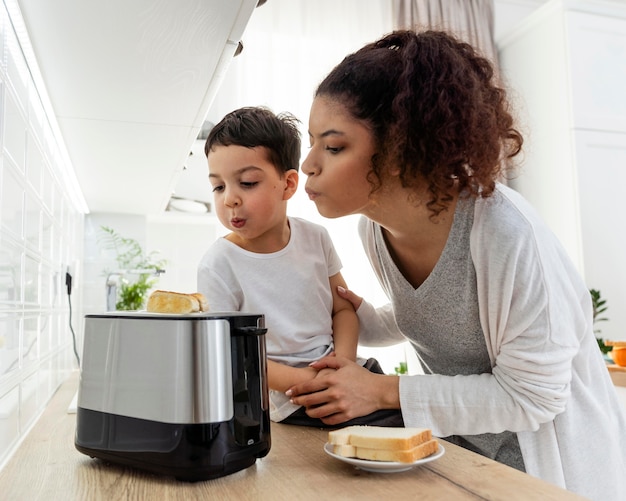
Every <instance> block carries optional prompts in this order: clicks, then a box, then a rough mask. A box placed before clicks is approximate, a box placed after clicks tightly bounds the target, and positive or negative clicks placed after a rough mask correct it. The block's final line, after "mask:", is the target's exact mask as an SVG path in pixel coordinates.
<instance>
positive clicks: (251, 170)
mask: <svg viewBox="0 0 626 501" xmlns="http://www.w3.org/2000/svg"><path fill="white" fill-rule="evenodd" d="M205 153H206V155H207V159H208V164H209V180H210V182H211V185H212V187H213V193H214V200H215V207H216V212H217V217H218V218H219V220H220V222H221V223H222V224H223V225H224V226H225V227H226V228H227V229H229V230H230V233H229V234H227V235H226V236H225V237H223V238H220V239H218V240H217V241H216V242H215V243H213V245H212V246H211V247H210V248H209V250H208V251H207V253H206V254H205V255H204V257H203V258H202V260H201V261H200V264H199V266H198V290H199V291H200V292H202V293H203V294H204V295H205V296H206V298H207V300H208V302H209V305H210V308H211V311H248V312H254V313H262V314H264V315H265V323H266V327H267V328H268V332H267V335H266V346H267V358H268V361H267V369H268V370H267V372H268V383H269V388H270V404H271V408H270V417H271V419H272V420H273V421H282V422H289V423H293V424H303V425H311V426H324V425H323V423H322V422H321V421H320V420H319V419H312V418H309V417H308V416H307V415H306V413H305V411H304V409H301V408H299V407H298V406H296V405H293V404H292V403H291V402H290V401H289V398H288V397H286V396H285V391H286V390H287V389H288V388H290V387H291V386H293V385H294V384H297V383H298V382H304V381H307V380H310V379H312V378H314V377H315V376H316V375H317V374H318V371H317V370H315V369H313V368H311V367H309V364H310V363H311V362H313V361H315V360H318V359H319V358H321V357H324V356H326V355H329V354H330V353H333V352H334V353H335V355H337V356H340V357H345V358H348V359H350V360H353V361H354V360H356V352H357V342H358V329H359V324H358V320H357V316H356V313H355V311H354V308H353V306H352V304H351V303H350V302H348V301H346V300H345V299H343V298H341V297H340V296H339V295H338V294H337V288H338V287H344V288H345V287H346V283H345V281H344V279H343V278H342V276H341V273H340V269H341V267H342V265H341V261H340V259H339V256H338V255H337V253H336V251H335V249H334V247H333V244H332V242H331V239H330V236H329V234H328V232H327V231H326V230H325V229H324V228H323V227H322V226H320V225H317V224H313V223H311V222H308V221H305V220H303V219H300V218H295V217H288V216H287V201H288V200H289V199H290V198H291V197H292V196H293V195H294V193H295V192H296V189H297V187H298V168H299V161H300V133H299V131H298V120H297V119H296V118H295V117H293V116H291V115H289V114H280V115H275V114H274V113H272V112H271V111H270V110H268V109H266V108H262V107H248V108H241V109H238V110H235V111H233V112H231V113H229V114H228V115H226V116H225V117H224V118H223V119H222V121H221V122H220V123H218V124H217V125H216V126H215V127H214V128H213V129H212V130H211V132H210V133H209V137H208V138H207V141H206V144H205ZM372 362H373V363H375V364H376V365H377V363H376V361H375V360H373V361H368V363H372ZM325 370H332V369H325ZM371 370H378V371H380V369H379V367H378V368H375V369H371ZM380 372H382V371H380ZM381 417H382V419H385V420H386V419H387V418H388V416H387V412H386V411H385V412H383V413H382V415H381V416H375V419H379V418H381ZM372 418H374V416H372ZM398 419H399V421H398ZM393 420H395V422H396V425H402V422H401V417H400V416H399V412H397V411H394V412H393V417H392V421H393ZM366 421H367V422H371V421H370V418H369V417H367V416H366ZM392 421H390V422H389V425H392V424H393V422H392ZM383 422H384V423H385V424H387V421H383ZM346 424H354V423H346Z"/></svg>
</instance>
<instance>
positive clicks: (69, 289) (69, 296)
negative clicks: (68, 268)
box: [65, 272, 80, 368]
mask: <svg viewBox="0 0 626 501" xmlns="http://www.w3.org/2000/svg"><path fill="white" fill-rule="evenodd" d="M65 286H66V287H67V302H68V304H69V305H70V320H69V324H70V331H71V332H72V343H73V345H74V356H75V357H76V362H78V367H79V368H80V357H79V356H78V350H77V349H76V333H75V332H74V328H73V327H72V275H70V274H69V272H66V273H65Z"/></svg>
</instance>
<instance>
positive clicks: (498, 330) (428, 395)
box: [358, 186, 626, 500]
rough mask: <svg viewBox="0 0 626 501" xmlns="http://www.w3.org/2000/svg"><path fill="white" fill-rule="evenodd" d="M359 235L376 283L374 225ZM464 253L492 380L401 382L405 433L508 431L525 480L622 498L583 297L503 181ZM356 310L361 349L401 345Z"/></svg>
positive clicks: (617, 445)
mask: <svg viewBox="0 0 626 501" xmlns="http://www.w3.org/2000/svg"><path fill="white" fill-rule="evenodd" d="M359 231H360V234H361V238H362V240H363V245H364V247H365V251H366V253H367V255H368V257H369V259H370V262H371V264H372V266H373V268H374V271H375V272H376V273H377V275H378V276H379V277H380V276H381V267H380V265H379V263H378V262H377V258H376V256H377V253H376V250H375V248H374V238H373V223H372V222H370V221H368V220H366V219H362V220H361V223H360V227H359ZM469 252H470V253H471V256H472V259H473V262H474V266H475V269H476V277H477V290H478V302H479V312H480V322H481V326H482V329H483V332H484V334H485V341H486V343H487V349H488V351H489V357H490V359H491V364H492V373H491V374H477V375H469V376H441V375H426V376H423V375H418V376H403V377H401V379H400V402H401V408H402V414H403V417H404V422H405V424H406V426H417V427H422V426H425V427H430V428H431V429H432V430H433V434H434V435H436V436H440V437H445V436H448V435H472V434H480V433H498V432H501V431H504V430H510V431H515V432H517V435H518V439H519V443H520V447H521V450H522V454H523V456H524V464H525V466H526V471H527V473H529V474H531V475H533V476H536V477H539V478H542V479H544V480H546V481H548V482H551V483H553V484H556V485H558V486H561V487H564V488H566V489H568V490H571V491H573V492H577V493H578V494H581V495H583V496H586V497H588V498H590V499H598V500H607V499H625V494H624V493H626V418H625V412H624V408H623V406H622V404H621V402H620V401H619V400H618V398H617V395H616V392H615V388H614V387H613V384H612V382H611V379H610V377H609V374H608V371H607V369H606V367H605V363H604V361H603V359H602V356H601V353H600V350H599V349H598V346H597V341H596V339H595V334H594V332H593V324H592V306H591V298H590V294H589V291H588V289H587V286H586V285H585V283H584V282H583V280H582V279H581V278H580V276H579V274H578V272H577V270H576V269H575V267H574V266H573V264H572V263H571V261H570V259H569V257H568V256H567V254H566V253H565V251H564V250H563V248H562V247H561V245H560V244H559V242H558V241H557V239H556V237H555V236H554V235H553V234H552V232H551V231H550V230H549V229H548V227H547V226H546V225H545V224H544V223H543V222H542V221H541V220H540V218H539V217H538V216H537V214H536V213H535V211H534V210H533V209H532V208H531V207H530V206H529V205H528V203H527V202H526V201H525V200H524V199H523V198H522V197H521V196H520V195H519V194H518V193H516V192H515V191H513V190H511V189H509V188H507V187H504V186H498V187H497V190H496V192H495V193H494V195H493V196H492V197H490V198H487V199H478V200H477V201H476V204H475V209H474V224H473V228H472V231H471V235H470V249H469ZM381 283H383V282H382V281H381ZM358 314H359V318H360V321H361V326H362V329H361V338H360V342H361V344H363V345H370V346H372V345H376V346H384V345H389V344H393V343H396V342H398V341H402V340H404V337H403V336H402V334H400V333H399V332H398V329H397V326H396V324H395V321H394V318H393V310H392V307H391V305H387V306H385V307H382V308H379V309H378V310H375V309H374V308H373V307H372V306H371V305H369V304H367V303H366V302H365V301H364V302H363V304H362V305H361V307H360V308H359V311H358ZM407 334H408V335H409V336H410V333H407Z"/></svg>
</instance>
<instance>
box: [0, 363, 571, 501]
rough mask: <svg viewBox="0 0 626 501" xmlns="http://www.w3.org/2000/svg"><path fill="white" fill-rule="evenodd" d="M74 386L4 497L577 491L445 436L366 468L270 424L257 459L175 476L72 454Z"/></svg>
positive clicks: (446, 495) (25, 452)
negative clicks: (267, 443)
mask: <svg viewBox="0 0 626 501" xmlns="http://www.w3.org/2000/svg"><path fill="white" fill-rule="evenodd" d="M77 385H78V375H77V374H76V375H74V376H73V377H72V378H71V379H69V380H68V381H67V382H66V383H64V384H63V385H62V386H61V388H60V389H59V390H58V391H57V393H56V394H55V395H54V397H53V399H52V400H51V401H50V404H49V405H48V407H47V409H46V411H45V412H44V414H43V415H42V417H41V418H40V419H39V421H38V422H37V424H36V425H35V427H34V428H33V429H32V430H31V432H30V433H29V435H28V436H27V437H26V438H25V440H24V442H23V444H22V445H21V446H20V448H19V449H18V451H17V452H16V454H15V455H14V456H13V457H12V458H11V460H10V461H9V462H8V463H7V465H6V466H5V468H3V470H2V471H0V493H2V494H1V495H0V497H1V498H2V499H6V500H11V501H14V500H17V501H21V500H29V501H32V500H42V501H49V500H64V501H71V500H80V501H84V500H103V501H104V500H107V501H108V500H111V499H113V500H117V499H127V500H142V499H159V500H179V499H180V500H194V499H198V500H200V499H202V500H206V499H220V500H222V499H224V500H230V499H232V500H237V501H238V500H245V499H254V500H259V499H260V500H263V499H268V500H269V499H271V500H283V499H289V500H292V499H315V500H319V499H388V500H394V501H395V500H398V499H416V498H419V499H454V500H464V499H471V500H477V499H478V500H479V499H489V500H492V501H493V500H507V501H512V500H516V499H519V500H525V501H526V500H528V499H541V500H543V501H549V500H559V501H563V500H569V499H572V500H575V499H579V500H580V499H583V498H581V497H579V496H576V495H574V494H571V493H569V492H567V491H565V490H563V489H559V488H557V487H554V486H552V485H550V484H548V483H546V482H543V481H541V480H538V479H536V478H533V477H531V476H529V475H526V474H524V473H521V472H519V471H517V470H514V469H512V468H509V467H507V466H504V465H502V464H499V463H496V462H495V461H491V460H489V459H486V458H483V457H482V456H479V455H477V454H474V453H472V452H469V451H467V450H465V449H462V448H460V447H457V446H455V445H453V444H450V443H447V442H442V444H443V445H444V447H445V449H446V453H445V454H444V456H443V457H441V458H439V459H437V460H435V461H433V462H430V463H427V464H425V465H422V466H418V467H416V468H413V469H411V470H409V471H406V472H402V473H387V474H383V473H369V472H366V471H362V470H359V469H356V468H355V467H353V466H351V465H348V464H346V463H343V462H341V461H338V460H336V459H334V458H332V457H330V456H328V455H327V454H326V453H325V452H324V450H323V445H324V443H325V442H326V438H327V432H326V431H324V430H320V429H316V428H306V427H299V426H290V425H280V424H272V428H271V435H272V449H271V450H270V453H269V454H268V455H267V456H266V457H265V458H262V459H258V460H257V461H256V464H255V465H253V466H251V467H249V468H246V469H245V470H242V471H239V472H236V473H233V474H231V475H228V476H225V477H221V478H218V479H215V480H208V481H203V482H196V483H186V482H180V481H177V480H175V479H174V478H173V477H163V476H157V475H152V474H149V473H144V472H142V471H139V470H134V469H130V468H127V467H122V466H117V465H113V464H108V463H105V462H104V461H101V460H98V459H91V458H89V457H88V456H85V455H84V454H81V453H80V452H78V451H77V450H76V449H75V448H74V432H75V423H76V415H75V414H68V413H67V408H68V405H69V404H70V402H71V401H72V398H73V397H74V395H75V393H76V388H77Z"/></svg>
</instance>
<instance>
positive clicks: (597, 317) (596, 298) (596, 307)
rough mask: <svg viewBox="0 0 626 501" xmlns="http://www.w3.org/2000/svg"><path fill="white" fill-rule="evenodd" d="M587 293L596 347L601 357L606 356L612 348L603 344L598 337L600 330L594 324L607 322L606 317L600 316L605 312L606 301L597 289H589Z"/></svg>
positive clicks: (602, 340)
mask: <svg viewBox="0 0 626 501" xmlns="http://www.w3.org/2000/svg"><path fill="white" fill-rule="evenodd" d="M589 293H590V294H591V304H592V306H593V326H594V329H593V332H594V334H595V335H596V339H597V340H598V346H599V348H600V351H601V352H602V354H603V355H606V354H607V353H608V352H609V351H611V350H612V349H613V347H612V346H607V345H605V344H604V339H602V338H601V337H599V336H598V334H600V332H601V331H600V329H598V328H596V324H597V323H598V322H606V321H607V320H608V318H607V317H605V316H602V315H603V313H604V312H605V311H606V310H607V308H608V307H607V305H606V299H602V297H601V294H600V291H599V290H597V289H590V290H589Z"/></svg>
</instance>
